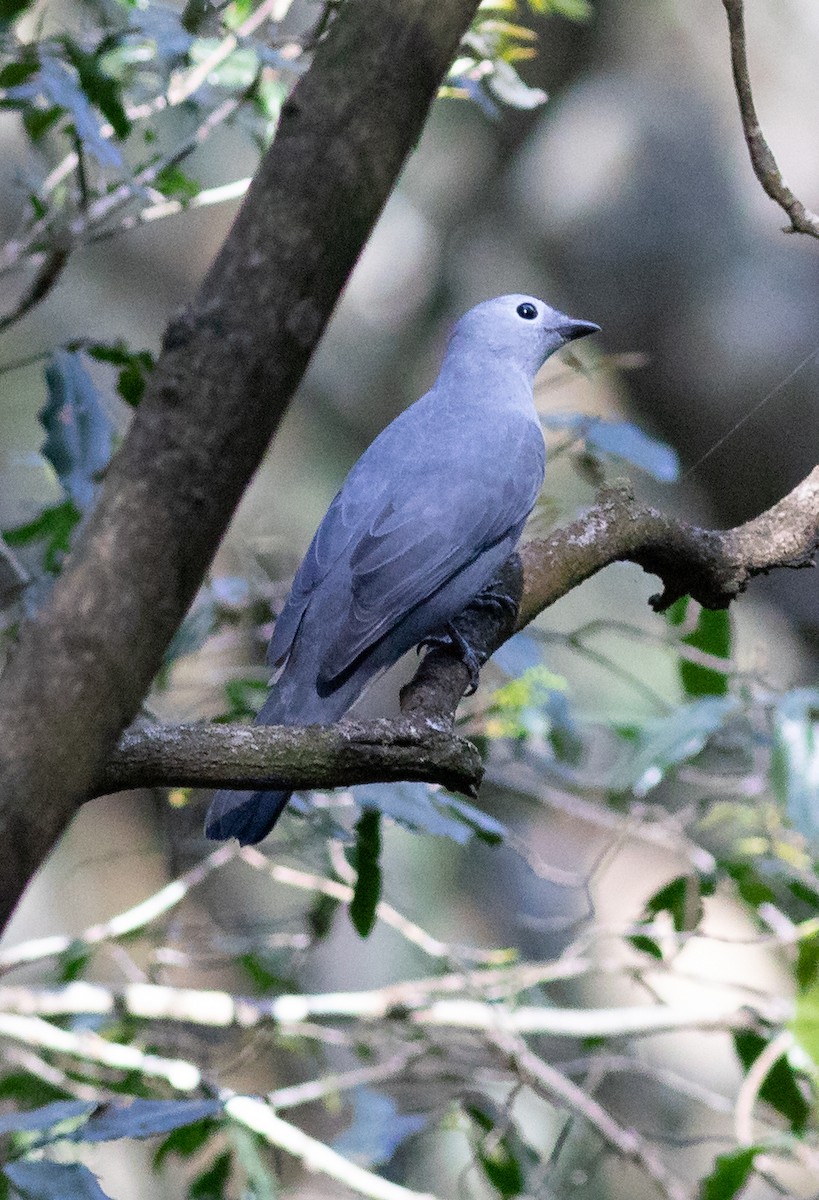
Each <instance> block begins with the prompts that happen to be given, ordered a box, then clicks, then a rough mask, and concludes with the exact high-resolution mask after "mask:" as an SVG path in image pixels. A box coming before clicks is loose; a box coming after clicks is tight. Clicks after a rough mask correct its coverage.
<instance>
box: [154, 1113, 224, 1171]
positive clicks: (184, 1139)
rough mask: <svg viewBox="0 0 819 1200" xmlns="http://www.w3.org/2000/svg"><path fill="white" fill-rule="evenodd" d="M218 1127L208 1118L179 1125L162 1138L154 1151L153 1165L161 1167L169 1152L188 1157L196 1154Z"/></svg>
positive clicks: (216, 1123)
mask: <svg viewBox="0 0 819 1200" xmlns="http://www.w3.org/2000/svg"><path fill="white" fill-rule="evenodd" d="M219 1128H220V1125H219V1123H218V1122H217V1121H213V1120H210V1119H208V1118H206V1119H205V1120H203V1121H193V1122H192V1123H191V1124H190V1125H179V1126H178V1127H177V1128H176V1129H174V1130H172V1131H171V1132H170V1133H169V1134H168V1136H167V1137H166V1138H164V1139H163V1140H162V1142H161V1143H160V1145H159V1146H158V1147H157V1149H156V1150H155V1151H154V1157H153V1164H154V1167H155V1168H157V1167H161V1166H162V1164H163V1162H164V1161H165V1159H166V1158H168V1157H169V1155H171V1154H178V1155H179V1157H180V1158H190V1157H191V1155H193V1154H196V1153H197V1151H199V1150H201V1149H202V1147H203V1146H206V1145H207V1143H208V1141H209V1140H210V1138H211V1137H213V1135H214V1134H215V1133H216V1132H217V1131H218V1130H219Z"/></svg>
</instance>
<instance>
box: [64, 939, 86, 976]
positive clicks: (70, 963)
mask: <svg viewBox="0 0 819 1200" xmlns="http://www.w3.org/2000/svg"><path fill="white" fill-rule="evenodd" d="M90 958H91V950H90V948H89V947H88V946H87V945H86V944H85V942H76V943H72V944H71V945H70V946H69V947H68V949H67V950H65V951H63V953H62V954H61V955H60V957H59V958H58V960H57V973H58V978H59V980H60V983H72V982H73V981H74V980H75V979H79V978H80V976H81V975H82V974H84V972H85V968H86V967H87V966H88V961H89V959H90Z"/></svg>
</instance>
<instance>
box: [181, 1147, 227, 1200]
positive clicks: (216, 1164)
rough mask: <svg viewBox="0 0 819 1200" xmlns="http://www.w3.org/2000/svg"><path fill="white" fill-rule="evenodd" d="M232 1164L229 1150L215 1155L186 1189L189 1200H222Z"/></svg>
mask: <svg viewBox="0 0 819 1200" xmlns="http://www.w3.org/2000/svg"><path fill="white" fill-rule="evenodd" d="M232 1166H233V1156H232V1154H231V1153H230V1151H229V1150H226V1151H225V1152H224V1153H223V1154H219V1155H217V1157H216V1158H215V1159H214V1161H213V1163H212V1164H211V1166H210V1167H208V1169H207V1170H206V1171H203V1172H202V1174H201V1175H198V1176H197V1178H196V1179H195V1180H194V1181H193V1183H192V1184H191V1186H190V1188H189V1189H188V1196H189V1197H190V1200H224V1194H225V1187H226V1186H227V1183H228V1180H229V1179H230V1173H231V1170H232Z"/></svg>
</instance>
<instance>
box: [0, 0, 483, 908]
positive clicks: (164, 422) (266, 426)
mask: <svg viewBox="0 0 819 1200" xmlns="http://www.w3.org/2000/svg"><path fill="white" fill-rule="evenodd" d="M476 8H477V0H447V3H445V4H441V3H440V2H439V0H402V3H401V4H394V3H393V2H392V0H347V3H345V4H344V5H343V6H342V7H341V8H340V10H339V13H338V16H337V17H336V19H335V20H334V22H333V24H332V26H331V28H330V30H329V32H328V34H327V36H326V38H324V39H323V40H322V41H321V43H320V44H319V46H318V47H317V49H316V54H315V59H314V62H313V65H312V67H311V69H310V70H309V71H308V72H307V74H306V75H304V76H303V77H302V79H301V80H300V81H299V83H298V84H297V86H296V88H295V89H294V91H293V93H292V95H291V96H290V98H289V99H288V101H287V102H286V103H285V105H284V107H283V110H282V116H281V122H280V125H279V130H278V133H277V136H276V138H275V141H274V142H273V145H272V146H271V148H270V150H269V151H268V152H267V154H266V156H265V158H264V159H263V161H262V164H261V166H260V168H259V171H258V173H257V175H256V177H255V179H254V182H253V185H252V187H251V189H250V191H249V193H248V195H247V197H246V199H245V201H244V204H243V205H242V208H241V209H240V211H239V214H238V216H237V218H236V221H235V224H234V226H233V228H232V230H231V232H230V234H229V236H228V239H227V241H226V243H225V245H224V247H223V248H222V251H221V252H220V254H219V255H218V257H217V259H216V261H215V263H214V264H213V266H212V267H211V269H210V271H209V272H208V275H207V277H206V278H205V280H204V282H203V284H202V286H201V288H200V291H199V293H198V295H197V296H196V298H195V299H194V301H193V303H192V304H191V305H190V307H189V308H188V309H187V310H186V311H185V312H184V313H183V314H181V315H180V316H178V317H177V318H176V319H175V320H174V321H173V322H172V323H171V325H170V327H169V329H168V331H167V333H166V336H165V339H164V346H163V353H162V355H161V356H160V359H159V362H158V364H157V367H156V370H155V371H154V372H153V374H152V376H151V379H150V381H149V383H148V386H147V388H146V393H145V396H144V398H143V401H142V403H141V405H140V407H139V410H138V411H137V413H136V415H135V418H134V421H133V423H132V425H131V428H130V430H129V433H128V436H127V438H126V439H125V442H124V443H123V446H122V448H121V450H120V451H119V453H118V454H117V456H116V457H115V459H114V460H113V462H112V464H111V466H110V468H109V470H108V472H107V475H106V479H105V482H104V484H103V488H102V494H101V497H100V500H99V503H98V505H97V507H96V509H95V511H94V513H93V514H92V516H91V518H90V519H89V521H88V524H87V526H86V528H85V530H84V533H83V536H82V538H81V541H80V543H79V545H78V547H77V549H76V550H75V552H74V553H73V554H72V556H71V558H70V561H69V563H68V564H67V566H66V569H65V571H64V572H63V575H62V576H61V577H60V579H59V580H58V581H57V583H56V584H55V586H54V589H53V591H52V593H51V596H50V598H49V600H48V602H47V603H46V604H45V605H44V606H43V608H42V609H41V610H40V612H39V613H38V615H37V617H36V618H35V619H34V620H32V621H31V622H29V623H28V624H27V625H26V627H25V628H24V629H23V630H22V631H21V636H20V640H19V643H18V645H17V647H16V650H15V654H14V657H13V659H12V660H11V661H10V663H9V665H8V667H7V669H6V671H5V673H4V675H3V678H2V681H0V840H2V841H3V843H4V844H5V845H13V846H14V847H15V853H14V856H13V857H9V859H8V861H7V862H6V864H5V869H4V871H3V873H2V877H0V926H2V925H3V924H4V923H5V922H6V920H7V919H8V917H9V915H10V913H11V912H12V910H13V908H14V906H15V904H16V902H17V900H18V898H19V896H20V894H21V893H22V891H23V889H24V887H25V886H26V884H27V883H28V880H29V879H30V878H31V876H32V875H33V873H34V871H35V870H36V869H37V868H38V866H39V865H40V863H41V862H42V861H43V859H44V857H45V856H46V854H47V853H48V852H49V850H50V849H51V847H52V846H53V844H54V842H55V841H56V839H57V837H58V836H59V835H60V833H61V832H62V831H63V829H64V828H65V826H66V825H67V823H68V821H69V820H70V819H71V817H72V815H73V813H74V812H75V810H76V807H77V804H78V803H80V802H81V801H82V799H83V798H84V797H85V796H87V794H88V792H89V789H90V788H91V787H92V786H93V783H94V781H95V780H96V779H98V778H99V776H100V773H101V771H102V769H103V766H104V764H105V762H106V761H107V759H108V758H109V756H110V754H111V753H112V751H113V749H114V747H115V745H116V743H117V740H118V738H119V737H120V735H121V733H122V732H123V730H124V729H125V728H126V726H127V725H128V724H129V722H130V721H131V720H132V719H133V717H134V715H135V713H136V711H137V708H138V706H139V703H140V701H141V700H142V698H143V696H144V695H145V693H146V691H147V690H148V688H149V686H150V684H151V681H152V679H153V678H154V676H155V675H156V672H157V670H158V669H159V666H160V663H161V659H162V654H163V652H164V650H165V648H166V647H167V645H168V643H169V642H170V639H171V638H172V636H173V633H174V631H175V630H176V628H177V627H178V625H179V622H180V621H181V619H182V617H183V615H184V613H185V612H186V610H187V608H188V606H189V605H190V602H191V600H192V599H193V597H194V595H195V593H196V591H197V589H198V587H199V585H200V584H201V581H202V578H203V575H204V572H205V570H206V568H207V566H208V564H209V562H210V560H211V558H212V556H213V554H214V551H215V549H216V547H217V545H218V542H219V539H220V537H221V536H222V534H223V533H224V530H225V528H226V527H227V523H228V521H229V519H230V517H231V515H232V513H233V510H234V509H235V507H236V504H237V503H238V500H239V498H240V496H241V494H242V492H243V491H244V488H245V487H246V485H247V483H248V481H249V480H250V478H251V476H252V474H253V472H254V471H255V469H256V467H257V466H258V464H259V461H260V460H261V457H262V455H263V454H264V452H265V450H266V448H267V445H268V443H269V441H270V438H271V437H272V435H273V433H274V432H275V430H276V428H277V426H278V423H279V421H280V420H281V417H282V415H283V413H284V411H285V409H286V407H287V404H288V402H289V399H290V397H291V395H292V394H293V391H294V390H295V388H296V386H297V384H298V383H299V381H300V379H301V376H302V374H303V372H304V369H305V367H306V365H307V363H308V361H309V358H310V355H311V353H312V351H313V349H314V347H315V346H316V344H317V342H318V340H319V338H320V337H321V334H322V332H323V330H324V327H325V325H326V323H327V320H328V319H329V316H330V314H331V312H332V310H333V307H334V305H335V303H336V300H337V298H338V296H339V293H340V292H341V289H342V287H343V286H344V283H345V282H346V280H347V277H348V275H349V273H350V271H351V270H352V267H353V265H354V263H355V261H356V258H357V257H358V254H359V253H360V251H361V249H362V247H363V245H364V243H365V242H366V240H367V238H368V236H369V234H370V231H371V229H372V227H373V225H374V223H375V221H376V218H377V217H378V214H379V213H380V211H381V208H382V206H383V204H384V202H385V200H386V198H387V196H388V194H389V192H390V190H391V189H392V186H393V184H394V182H395V180H396V178H397V176H398V173H399V171H400V170H401V167H402V166H403V164H404V161H405V159H406V157H407V155H408V154H409V152H410V150H411V149H412V147H413V146H414V145H415V142H416V141H417V138H418V136H419V134H420V132H421V128H422V126H423V123H424V120H425V117H426V114H427V111H428V109H429V106H430V104H431V102H432V100H433V98H434V97H435V95H436V92H437V89H438V86H439V83H440V81H441V79H442V77H443V75H444V73H445V72H446V69H447V67H448V66H449V63H450V62H451V60H452V57H453V55H454V54H455V51H456V49H457V46H458V43H459V41H460V38H461V36H462V35H463V33H464V32H465V31H466V29H467V27H468V25H469V22H470V20H471V18H472V17H473V16H474V13H475V10H476Z"/></svg>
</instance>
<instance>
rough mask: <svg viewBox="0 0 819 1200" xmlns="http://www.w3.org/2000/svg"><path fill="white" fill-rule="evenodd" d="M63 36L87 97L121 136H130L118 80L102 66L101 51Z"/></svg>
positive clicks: (67, 51) (67, 52) (119, 136)
mask: <svg viewBox="0 0 819 1200" xmlns="http://www.w3.org/2000/svg"><path fill="white" fill-rule="evenodd" d="M62 40H63V45H64V46H65V52H66V55H67V57H68V60H69V62H71V64H72V65H73V66H74V68H75V70H76V72H77V74H78V75H79V77H80V87H81V88H82V90H83V91H84V92H85V94H86V96H87V97H88V99H89V100H90V101H91V103H92V104H96V106H97V108H98V109H99V110H100V112H101V113H102V114H103V116H105V117H106V118H107V119H108V121H109V122H110V124H111V126H112V127H113V130H114V133H115V134H116V135H117V137H118V138H125V137H127V136H128V134H129V133H130V132H131V122H130V121H129V119H128V116H127V114H126V112H125V107H124V105H123V103H122V99H121V98H120V86H119V84H118V83H117V82H116V80H114V79H112V78H111V76H110V75H106V74H105V72H104V71H103V70H102V69H101V67H100V64H99V58H98V55H96V54H89V53H87V52H86V51H85V50H83V49H82V48H81V47H80V46H78V45H77V43H76V42H75V41H73V39H72V38H70V37H65V38H63V39H62Z"/></svg>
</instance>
